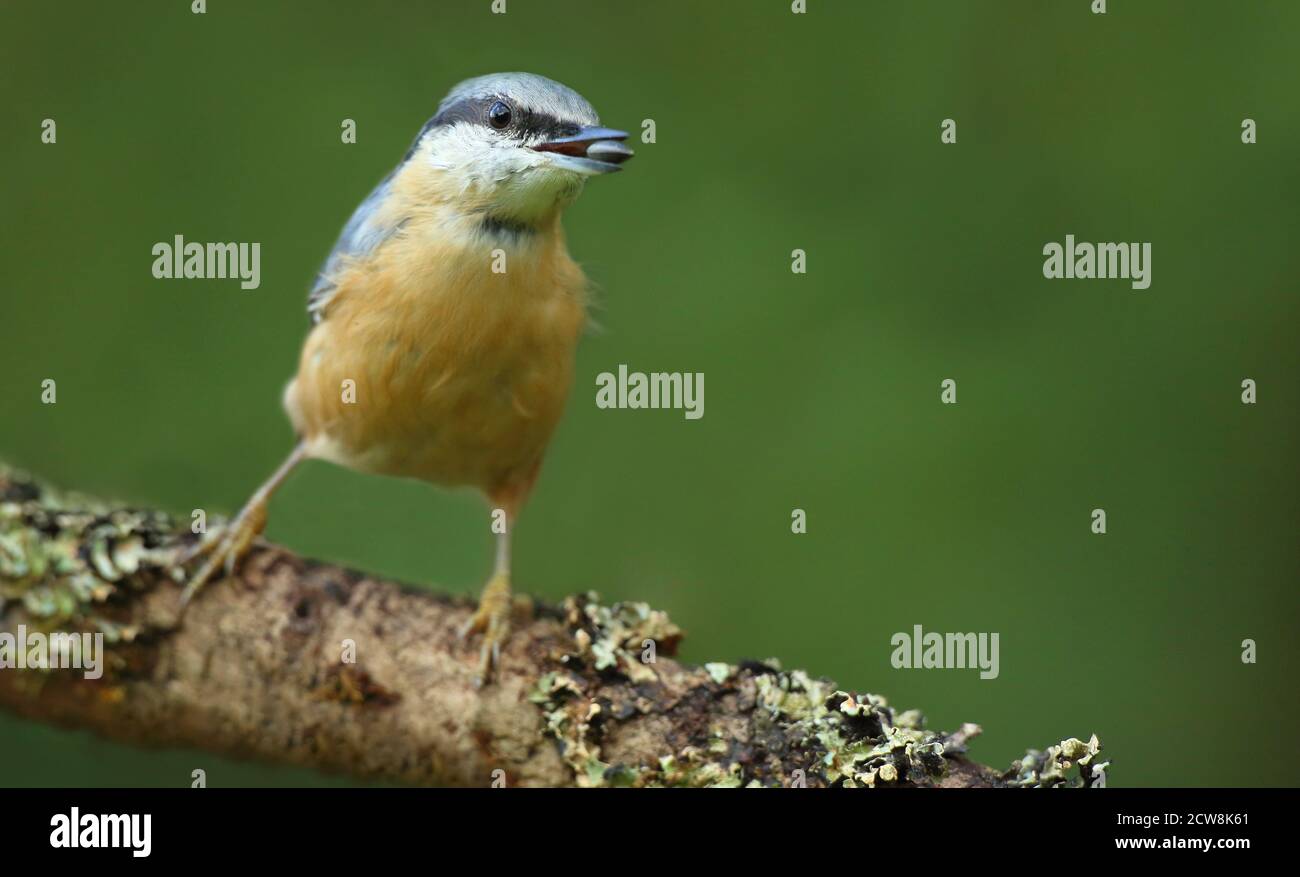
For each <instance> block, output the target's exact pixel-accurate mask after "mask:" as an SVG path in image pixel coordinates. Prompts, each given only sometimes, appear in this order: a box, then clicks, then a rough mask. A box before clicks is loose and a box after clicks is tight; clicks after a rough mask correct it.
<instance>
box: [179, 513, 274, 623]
mask: <svg viewBox="0 0 1300 877" xmlns="http://www.w3.org/2000/svg"><path fill="white" fill-rule="evenodd" d="M265 526H266V509H265V507H264V506H251V507H249V508H247V509H245V510H244V511H242V512H240V513H239V515H238V516H237V517H236V518H235V520H233V521H231V522H230V523H229V524H227V525H225V526H223V527H220V528H217V529H214V530H210V531H209V532H208V533H206V534H205V535H204V537H203V539H202V540H201V541H199V542H198V543H197V544H195V545H193V546H191V547H190V548H189V549H188V550H187V551H186V552H185V554H184V555H183V556H182V558H181V561H180V562H181V564H182V565H184V564H187V563H190V562H191V561H193V560H195V559H196V558H198V557H203V556H205V555H206V557H207V559H206V560H205V561H204V562H203V566H201V567H199V569H198V571H197V572H196V573H194V575H193V577H191V578H190V580H189V581H188V582H187V583H186V585H185V590H184V591H182V592H181V611H182V612H183V611H184V610H185V607H187V606H189V604H190V601H191V600H193V599H194V595H195V594H197V593H198V592H199V589H200V588H202V587H203V586H204V585H205V584H207V582H209V581H210V580H211V579H212V577H213V575H214V574H215V573H216V572H217V570H218V569H221V570H223V571H224V572H225V575H226V577H227V578H229V577H230V576H233V575H234V574H235V571H236V570H237V569H238V568H239V564H240V562H241V561H242V560H243V559H244V557H245V556H247V554H248V552H249V550H250V549H251V548H252V547H253V540H254V539H256V538H257V537H258V535H259V534H260V533H261V532H262V530H263V528H265Z"/></svg>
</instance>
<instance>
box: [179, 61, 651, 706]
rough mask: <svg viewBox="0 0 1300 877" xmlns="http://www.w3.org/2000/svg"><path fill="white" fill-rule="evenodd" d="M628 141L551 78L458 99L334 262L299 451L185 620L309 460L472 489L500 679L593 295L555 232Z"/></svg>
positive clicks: (623, 153)
mask: <svg viewBox="0 0 1300 877" xmlns="http://www.w3.org/2000/svg"><path fill="white" fill-rule="evenodd" d="M627 136H628V135H627V134H626V133H625V132H623V131H614V130H611V129H609V128H602V127H600V121H599V119H598V118H597V116H596V112H595V110H593V109H592V107H591V105H590V104H589V103H587V101H586V100H584V99H583V98H582V96H581V95H579V94H577V93H576V92H574V91H573V90H572V89H569V88H566V87H565V86H563V85H561V84H559V83H558V82H553V81H551V80H549V79H546V78H544V77H541V76H535V75H532V74H528V73H499V74H495V75H490V76H480V77H478V78H476V79H470V80H467V81H465V82H462V83H461V84H460V85H457V86H456V87H455V88H453V89H452V90H451V93H450V94H448V95H447V97H446V98H444V99H443V101H442V103H441V104H439V106H438V112H437V114H436V115H435V116H434V117H433V118H432V119H430V120H429V122H428V123H427V124H426V125H425V126H424V128H423V129H421V131H420V133H419V135H418V136H417V137H416V139H415V142H414V144H413V145H412V146H411V148H410V150H409V151H408V152H407V154H406V156H405V157H404V158H403V159H402V161H401V163H400V164H399V165H398V166H397V168H396V169H395V170H394V171H393V172H392V173H390V174H389V175H388V176H387V177H385V178H384V180H383V181H382V182H381V183H380V184H379V185H378V186H376V187H375V190H374V191H373V192H371V193H370V196H369V197H367V198H366V199H365V201H363V202H362V203H361V206H360V207H358V208H357V210H356V212H355V213H353V214H352V218H351V219H350V220H348V223H347V225H346V226H344V228H343V233H342V235H341V236H340V237H339V240H338V243H336V244H335V245H334V249H333V251H332V252H331V253H330V255H329V258H328V259H326V261H325V265H324V267H323V268H322V270H321V272H320V276H319V278H318V279H317V282H316V285H315V286H314V287H313V289H312V290H311V295H310V296H309V298H308V303H307V310H308V312H309V314H310V315H311V320H312V328H311V331H310V333H309V334H308V336H307V341H306V343H305V344H304V345H303V349H302V356H301V358H300V361H299V364H298V374H297V375H296V376H295V377H294V378H293V380H291V381H290V382H289V385H288V387H286V388H285V393H284V407H285V410H286V411H287V412H288V414H289V418H290V420H292V422H293V426H294V430H295V431H296V433H297V435H298V443H297V445H296V446H295V447H294V449H293V452H292V453H291V454H290V455H289V457H288V459H287V460H285V462H284V463H283V464H282V465H281V466H280V468H279V469H277V470H276V472H275V473H274V474H273V475H272V476H271V477H270V479H269V480H267V482H266V483H265V484H263V485H262V486H261V487H260V488H259V489H258V490H257V492H256V493H254V494H253V497H252V499H250V500H249V501H248V503H247V505H245V506H244V508H243V510H242V511H240V513H239V515H238V516H237V517H236V518H235V519H234V520H233V521H232V522H231V523H230V524H229V525H228V526H226V527H224V528H221V529H220V530H217V531H213V532H212V533H209V534H207V535H206V536H205V537H204V538H203V539H202V540H201V541H200V542H199V543H198V544H197V545H196V546H195V547H194V548H193V549H192V550H191V552H190V555H189V557H190V558H192V557H195V556H198V555H207V558H206V561H205V562H204V564H203V566H202V567H201V568H200V569H199V570H198V571H197V572H196V573H195V575H194V577H193V578H192V579H191V580H190V582H189V584H188V585H187V587H186V589H185V593H184V595H183V600H184V601H185V602H188V601H189V599H190V598H192V597H193V595H194V594H195V593H196V592H197V591H198V589H199V588H200V587H201V586H202V585H203V583H204V582H205V581H207V580H208V579H209V578H211V577H212V575H213V574H214V573H215V572H216V571H217V570H218V569H219V568H221V567H223V566H224V568H225V570H226V573H227V575H229V574H231V573H233V572H234V570H235V568H236V566H237V565H238V564H239V562H240V560H241V559H242V558H243V556H244V555H245V554H246V553H247V552H248V550H249V548H250V547H251V545H252V542H253V540H254V538H256V537H257V536H258V534H260V533H261V532H262V530H263V528H264V527H265V525H266V514H267V501H268V500H269V499H270V497H271V494H272V493H273V492H274V491H275V490H276V488H278V487H279V486H280V484H281V483H283V481H284V479H285V477H286V476H287V475H288V474H289V472H290V471H291V470H292V469H293V468H294V466H296V465H297V464H298V463H299V462H301V461H302V460H304V459H307V458H316V459H321V460H329V461H331V462H334V463H338V464H341V465H343V466H347V467H349V468H352V469H356V470H359V471H363V472H375V473H380V474H384V475H396V476H401V477H406V478H418V479H421V480H423V481H430V482H433V483H435V484H439V485H444V486H455V485H469V486H473V487H476V488H478V489H479V490H481V491H482V492H483V493H484V494H485V495H486V497H487V499H488V501H489V502H490V503H491V505H492V506H493V508H496V509H501V510H502V511H503V512H504V516H505V528H504V532H502V533H500V534H499V535H498V542H497V551H496V565H495V569H494V571H493V574H492V577H491V579H489V580H488V583H487V585H486V587H485V588H484V589H483V595H482V598H481V599H480V601H479V606H478V610H477V611H476V612H475V613H474V615H473V617H472V618H471V619H470V620H469V622H468V623H467V624H466V626H465V628H464V629H463V630H462V631H461V634H462V636H465V635H468V634H469V633H482V634H483V644H482V648H481V652H480V658H479V677H478V678H479V680H480V681H485V680H486V679H487V678H488V676H489V674H490V673H491V671H492V668H493V666H495V665H496V664H498V663H499V661H500V648H501V644H502V642H503V641H504V640H505V638H506V637H507V636H508V634H509V630H510V612H511V602H512V597H511V590H510V534H511V531H512V530H513V529H514V521H515V518H516V516H517V515H518V513H519V509H520V507H521V506H522V505H523V503H524V501H525V500H526V499H527V497H528V493H529V491H530V490H531V489H532V486H533V483H534V481H535V480H536V478H537V473H538V469H539V467H540V466H541V463H542V457H543V454H544V453H545V451H546V446H547V443H548V442H549V440H550V438H551V433H552V431H553V430H554V429H555V426H556V423H557V422H558V421H559V419H560V415H561V413H562V411H563V409H564V403H565V399H566V397H567V396H568V394H569V386H570V384H571V382H572V377H573V364H574V350H575V348H576V346H577V343H578V338H579V336H580V334H581V333H582V330H583V327H584V325H585V323H586V319H587V301H586V294H587V293H586V290H587V283H586V280H585V278H584V277H583V274H582V270H581V269H580V268H579V267H578V266H577V264H576V263H575V262H574V261H573V259H572V258H570V256H569V253H568V250H567V248H566V247H565V242H564V231H563V229H562V228H561V226H560V214H561V213H562V212H563V211H564V209H565V208H566V207H567V206H568V205H570V204H571V203H573V201H574V199H575V198H577V197H578V195H579V193H580V192H581V191H582V186H583V183H584V182H585V181H586V179H587V177H590V176H594V175H597V174H605V173H609V172H611V171H616V170H619V168H620V165H621V164H622V163H623V162H624V161H626V160H627V159H628V158H629V157H631V155H632V151H631V150H630V149H628V148H627V147H626V146H624V145H623V143H622V142H621V141H623V140H625V139H626V138H627ZM502 269H504V270H502ZM187 559H189V558H187Z"/></svg>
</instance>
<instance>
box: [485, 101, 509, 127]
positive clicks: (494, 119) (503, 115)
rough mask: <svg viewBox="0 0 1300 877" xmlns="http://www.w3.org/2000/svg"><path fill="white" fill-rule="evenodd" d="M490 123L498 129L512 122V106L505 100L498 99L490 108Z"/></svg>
mask: <svg viewBox="0 0 1300 877" xmlns="http://www.w3.org/2000/svg"><path fill="white" fill-rule="evenodd" d="M488 124H489V125H491V126H492V127H493V128H496V129H497V130H498V131H500V130H501V129H503V128H505V127H507V126H508V125H509V124H510V106H509V104H507V103H506V102H505V101H497V102H496V103H494V104H493V105H492V107H491V108H490V109H489V110H488Z"/></svg>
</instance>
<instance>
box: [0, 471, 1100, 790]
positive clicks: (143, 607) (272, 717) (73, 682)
mask: <svg viewBox="0 0 1300 877" xmlns="http://www.w3.org/2000/svg"><path fill="white" fill-rule="evenodd" d="M193 539H194V537H193V536H192V535H191V534H190V533H189V530H188V528H185V527H178V526H177V524H176V523H175V522H173V521H172V520H171V519H170V518H169V517H168V516H167V515H166V514H163V513H160V512H153V511H139V510H131V509H122V508H114V507H110V506H106V505H104V504H103V503H100V502H98V501H94V500H91V499H88V498H84V497H78V496H75V495H61V494H59V493H57V492H56V491H53V490H51V489H49V488H48V487H45V486H44V485H42V484H40V483H39V482H37V481H36V480H34V479H32V478H30V477H29V476H26V475H23V474H22V473H19V472H15V471H12V470H9V469H6V468H4V467H2V466H0V706H3V707H6V708H8V709H9V710H12V711H13V712H15V713H17V714H19V715H22V716H26V717H28V718H32V719H36V720H38V721H44V722H51V723H56V724H60V725H68V726H73V727H78V728H88V729H91V730H94V731H97V732H98V733H100V734H102V735H104V736H106V737H109V738H112V739H115V740H120V741H124V742H128V743H133V744H138V745H184V746H193V747H198V748H201V749H204V750H208V751H212V752H218V753H224V754H228V755H234V756H238V757H251V758H258V759H264V760H268V761H275V762H283V763H291V764H298V765H307V766H311V767H316V768H320V769H323V770H328V771H335V772H340V773H345V774H349V775H351V776H355V777H360V778H372V779H383V780H390V781H397V782H401V783H410V784H443V785H454V786H486V785H490V784H493V783H496V784H501V783H504V784H506V785H510V786H515V785H521V786H523V785H528V786H573V785H579V786H595V785H633V786H650V785H764V786H780V785H787V786H788V785H798V784H800V783H804V784H806V785H808V786H828V785H853V786H864V785H865V786H870V785H875V786H888V785H919V786H927V787H942V786H1007V785H1011V786H1034V785H1065V784H1075V785H1089V784H1097V783H1098V781H1099V780H1104V774H1103V771H1102V769H1104V767H1105V765H1104V764H1099V763H1097V751H1098V749H1099V745H1098V744H1097V743H1096V738H1095V737H1094V738H1093V739H1092V740H1090V741H1089V742H1087V743H1084V742H1083V741H1080V740H1077V739H1073V738H1071V739H1069V740H1065V741H1062V743H1061V744H1058V745H1057V746H1053V747H1048V749H1047V750H1046V751H1045V752H1036V751H1033V750H1031V751H1030V752H1029V754H1028V755H1027V756H1026V758H1024V759H1022V760H1020V761H1018V762H1016V763H1015V764H1013V765H1012V769H1011V770H1009V771H1006V772H999V771H995V770H993V769H991V768H988V767H984V766H982V765H979V764H975V763H973V762H970V761H968V760H967V759H966V758H965V757H964V755H963V754H964V752H965V748H966V744H967V741H968V740H970V739H971V738H972V737H974V736H976V735H977V734H978V733H979V728H978V726H975V725H963V726H962V728H961V729H960V730H959V731H957V732H956V733H953V734H941V733H935V732H931V731H926V730H924V729H923V723H922V719H921V717H920V714H919V713H917V712H915V711H909V712H896V711H895V710H893V709H892V708H890V707H889V706H888V705H887V704H886V703H885V702H884V700H883V699H882V698H879V697H877V696H875V695H867V694H863V695H853V694H851V693H849V692H844V691H839V690H837V689H836V687H835V686H834V684H833V683H831V682H829V681H828V680H824V679H816V678H813V677H810V676H809V675H807V674H806V673H803V672H802V671H791V672H786V671H783V670H781V669H780V668H779V667H777V666H775V664H774V662H771V661H768V662H746V663H742V664H741V665H739V666H735V665H728V664H706V665H704V666H703V667H689V666H684V665H681V664H679V663H677V662H676V661H674V660H672V659H671V658H669V657H667V656H668V655H671V654H672V653H673V652H674V649H675V647H676V645H677V643H678V641H679V640H680V638H681V631H680V630H679V629H678V628H677V627H676V626H675V625H674V624H673V623H672V622H671V621H669V620H668V618H667V616H666V615H664V614H663V613H662V612H658V611H654V610H652V609H650V608H649V607H647V606H645V605H644V604H639V603H622V604H614V605H611V606H606V605H602V604H601V603H600V602H599V601H598V600H597V599H596V597H595V595H594V594H588V595H581V596H577V597H571V598H569V599H567V600H566V601H565V602H564V604H563V605H562V606H558V607H553V606H539V607H537V608H536V610H535V611H533V612H525V611H521V612H520V613H519V615H520V618H519V619H518V620H517V621H516V628H515V633H514V635H513V636H512V637H511V639H510V641H509V644H508V645H507V647H506V648H505V649H504V651H503V654H502V662H501V664H502V666H501V669H500V671H499V674H498V678H497V680H496V681H495V682H494V683H493V684H492V685H489V686H488V687H486V688H484V689H481V690H479V689H476V688H475V687H474V684H473V678H474V671H475V668H476V660H477V651H476V649H475V648H474V647H473V646H472V645H466V644H463V643H461V642H459V640H458V638H457V635H456V631H457V628H458V627H459V625H460V624H461V623H462V622H463V621H464V620H465V619H466V618H467V617H468V615H469V613H470V611H471V610H472V608H473V607H472V604H471V603H470V602H469V601H467V600H464V599H460V598H450V597H445V596H437V595H434V594H430V593H427V592H424V591H416V590H411V589H407V588H403V587H401V586H399V585H396V584H393V583H391V582H384V581H380V580H377V579H373V578H370V577H368V576H366V575H364V574H361V573H357V572H353V571H351V570H346V569H343V568H340V567H336V566H330V565H326V564H322V563H317V562H315V561H311V560H306V559H303V558H301V557H298V556H296V555H294V554H292V553H290V552H288V551H286V550H284V549H282V548H278V547H275V546H269V545H259V546H258V547H257V548H255V549H254V551H253V553H252V554H251V555H250V557H249V558H248V560H247V561H246V562H245V564H244V566H243V568H242V570H241V572H240V574H239V575H238V577H237V580H235V581H230V580H227V581H221V582H216V583H213V584H211V585H209V586H208V587H207V588H206V589H205V590H204V591H203V592H202V594H201V595H200V596H199V597H198V599H197V600H195V601H194V603H193V604H192V605H191V606H190V607H189V609H188V610H187V611H186V613H185V614H184V617H183V618H182V617H180V615H179V614H178V605H179V596H180V588H179V587H177V586H176V583H177V582H178V581H181V582H183V580H184V572H183V570H181V569H179V568H177V567H176V566H175V564H176V560H177V556H178V554H179V552H180V550H181V549H182V548H183V547H184V546H186V545H188V544H190V543H191V542H192V540H193ZM520 608H521V610H523V609H524V608H525V607H522V606H521V607H520ZM54 632H65V633H71V632H88V633H92V634H93V633H102V634H103V635H104V637H103V644H104V648H103V653H104V659H103V675H102V677H101V678H98V679H91V678H86V675H87V674H86V672H84V671H83V670H77V669H66V668H60V669H52V668H48V667H47V668H33V666H32V665H33V664H36V663H38V661H37V660H35V659H33V660H32V661H27V660H26V659H27V657H28V650H30V651H31V652H32V655H37V654H38V652H39V649H36V648H35V647H33V646H32V645H31V644H32V643H33V642H34V641H36V636H35V635H37V634H40V635H45V634H51V633H54ZM24 644H25V645H26V646H27V647H28V648H27V649H24V648H23V647H22V646H23V645H24ZM6 647H7V650H6ZM20 653H21V657H20ZM349 658H353V659H352V660H349ZM651 659H652V660H651ZM50 660H53V659H50ZM20 663H26V668H25V669H17V665H18V664H20ZM1072 765H1073V766H1074V767H1077V770H1076V771H1074V777H1073V779H1071V777H1070V775H1069V771H1070V770H1071V767H1072Z"/></svg>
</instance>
